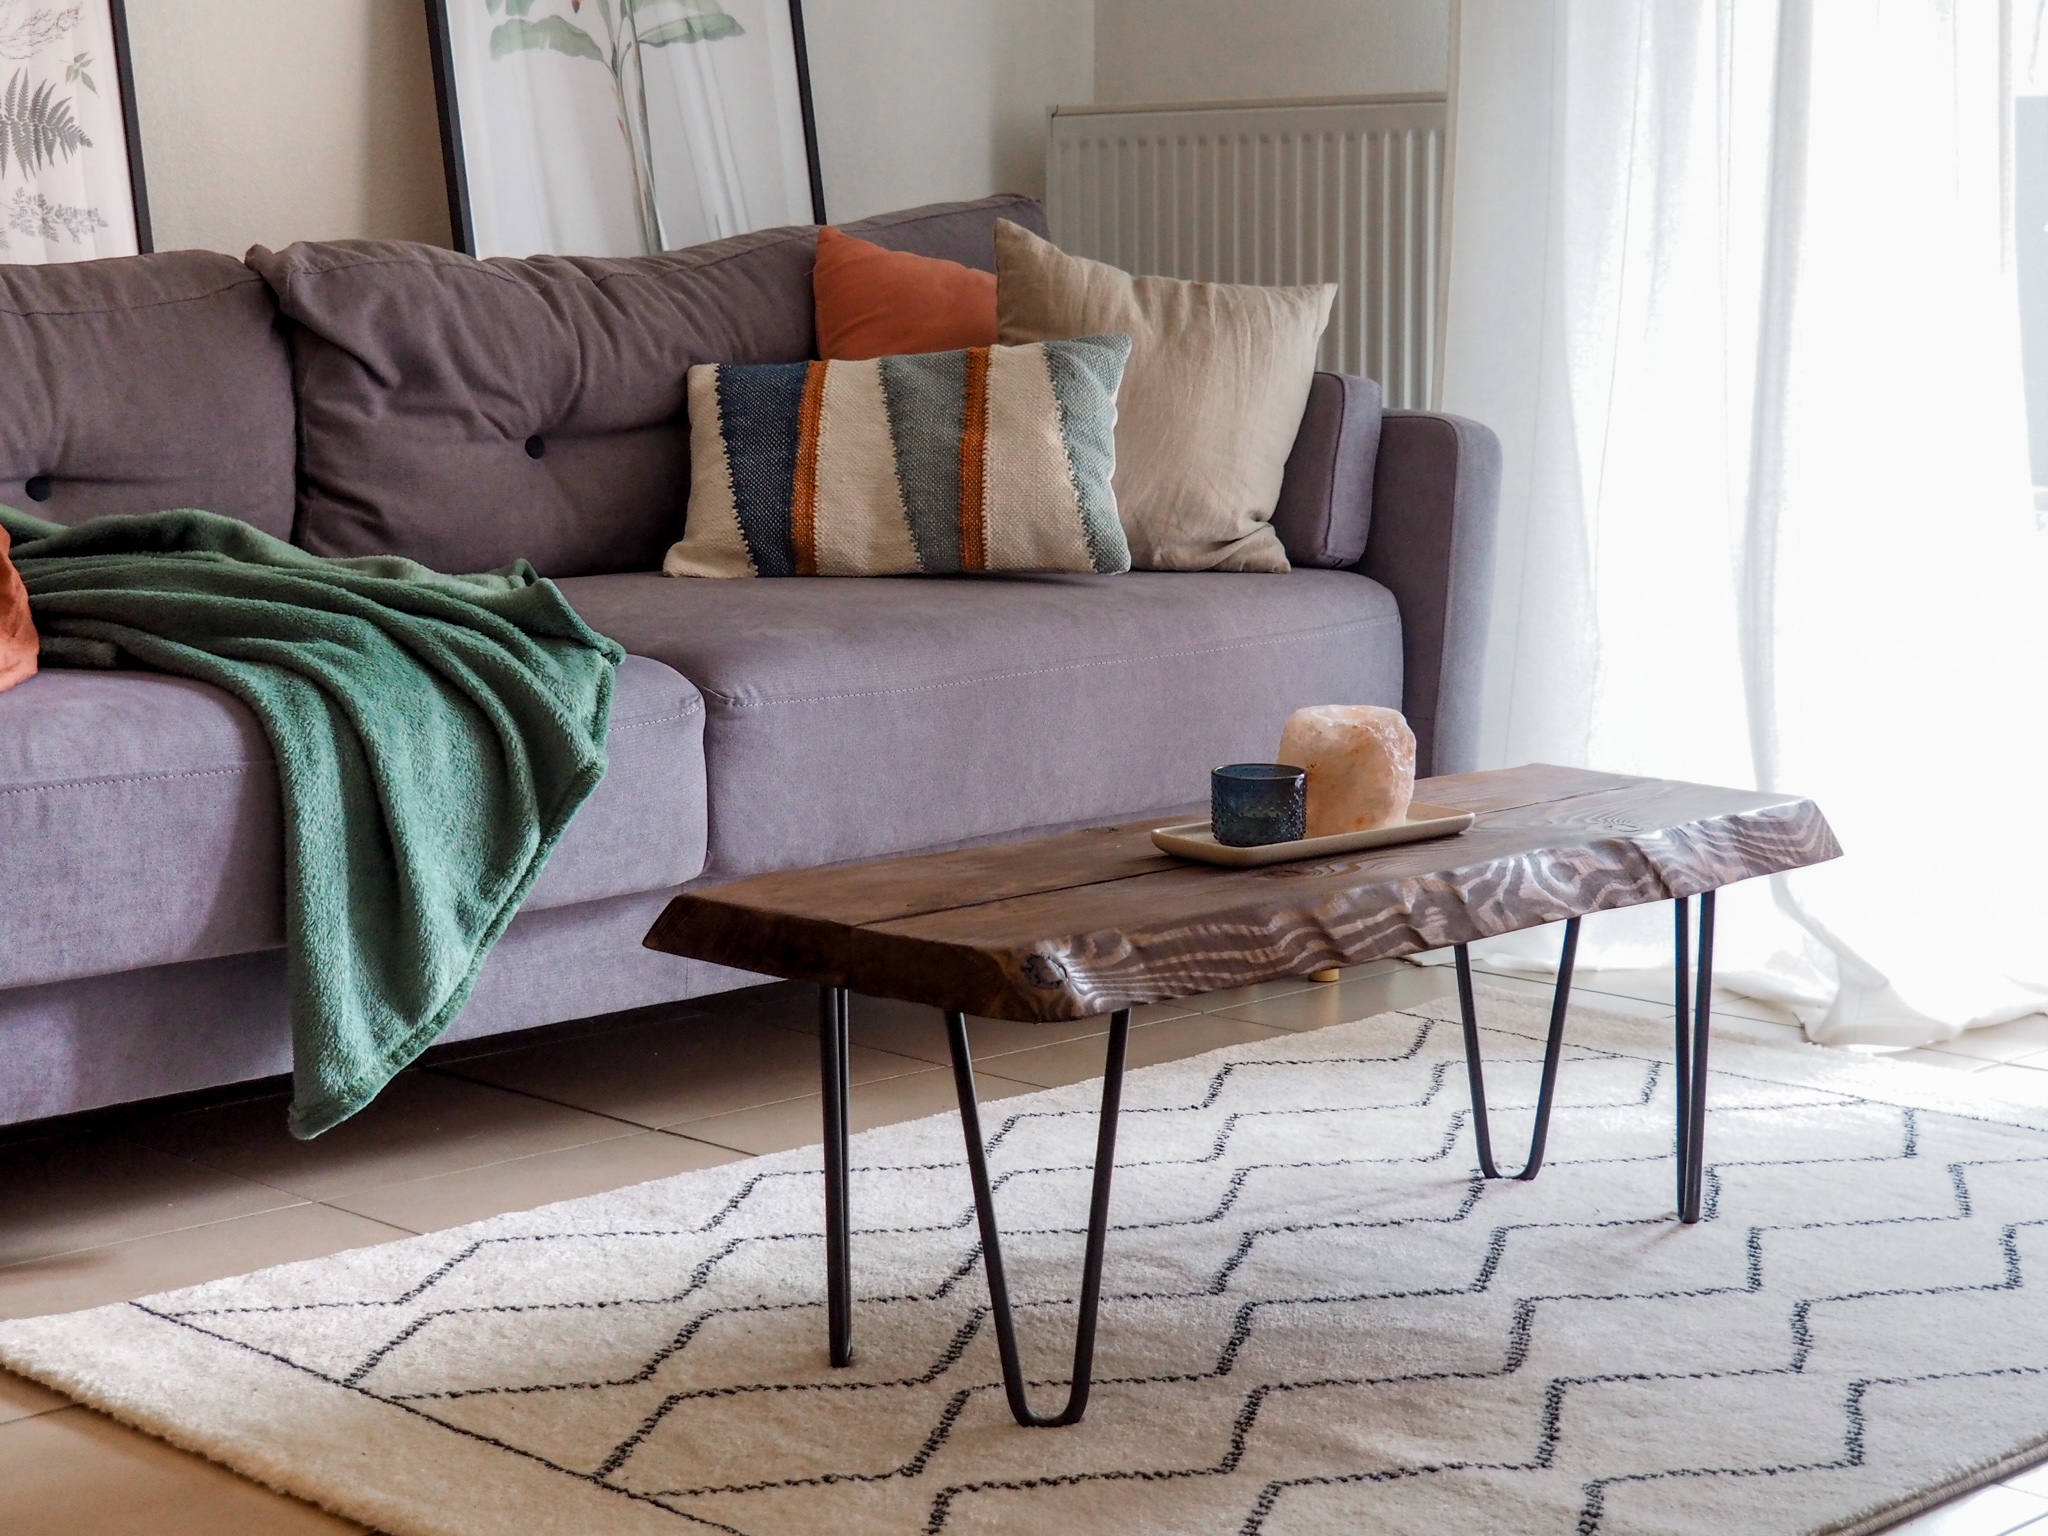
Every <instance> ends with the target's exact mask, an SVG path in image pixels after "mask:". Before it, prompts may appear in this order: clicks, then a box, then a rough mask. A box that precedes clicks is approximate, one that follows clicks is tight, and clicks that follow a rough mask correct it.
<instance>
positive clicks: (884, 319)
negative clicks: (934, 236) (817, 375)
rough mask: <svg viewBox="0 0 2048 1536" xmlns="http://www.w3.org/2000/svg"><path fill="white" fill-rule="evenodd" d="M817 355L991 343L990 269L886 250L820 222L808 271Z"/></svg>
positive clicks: (887, 353)
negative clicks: (814, 261) (814, 310)
mask: <svg viewBox="0 0 2048 1536" xmlns="http://www.w3.org/2000/svg"><path fill="white" fill-rule="evenodd" d="M811 295H812V299H813V302H814V303H815V305H816V308H817V325H818V356H819V357H821V358H824V359H826V360H827V361H831V362H860V361H864V360H866V359H868V358H872V357H899V356H902V355H904V354H906V353H914V352H955V351H959V350H960V349H961V348H964V347H992V346H994V345H995V342H996V275H995V273H993V272H979V271H976V270H975V269H974V268H973V267H965V266H962V265H961V264H960V263H959V262H957V261H947V260H946V259H945V258H944V257H940V256H918V255H914V254H912V253H911V252H909V251H892V250H888V249H886V248H885V247H883V246H879V245H876V244H875V243H874V242H873V241H870V240H862V239H860V238H859V237H858V236H855V235H849V234H847V233H846V232H845V231H844V230H839V229H834V228H833V227H832V226H831V225H829V224H827V225H826V226H825V227H824V228H822V229H820V230H819V231H818V259H817V265H816V266H815V267H814V268H813V269H812V271H811Z"/></svg>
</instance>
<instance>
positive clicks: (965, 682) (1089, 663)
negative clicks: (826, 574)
mask: <svg viewBox="0 0 2048 1536" xmlns="http://www.w3.org/2000/svg"><path fill="white" fill-rule="evenodd" d="M1397 621H1398V620H1397ZM1386 622H1387V620H1386V619H1384V618H1380V619H1347V620H1345V621H1344V622H1343V623H1341V624H1324V625H1319V626H1317V627H1316V628H1314V629H1304V630H1296V631H1295V632H1294V633H1292V634H1286V635H1264V636H1259V637H1255V638H1251V639H1245V640H1233V641H1229V642H1227V643H1225V644H1222V645H1213V646H1194V647H1189V648H1187V649H1183V650H1177V651H1154V652H1151V653H1149V654H1147V655H1145V656H1096V657H1090V658H1088V659H1086V660H1083V661H1069V662H1061V663H1060V664H1058V665H1057V666H1049V667H1028V668H1020V669H1018V670H1016V671H1012V672H996V673H990V674H985V675H983V676H981V677H971V678H956V679H952V680H950V681H947V682H941V683H911V684H906V685H904V686H903V687H900V688H865V689H861V690H860V691H858V692H854V693H804V694H789V695H786V696H784V697H782V698H774V699H752V700H743V699H740V698H739V697H738V696H737V695H734V694H730V693H722V692H720V691H719V690H717V689H704V690H703V692H704V694H705V697H707V698H712V699H717V700H718V701H719V702H720V703H722V704H726V705H729V706H730V707H732V708H734V709H762V708H766V707H768V706H770V705H776V704H811V703H823V702H826V701H838V700H843V699H879V698H889V697H891V696H893V695H896V694H907V693H936V692H938V691H940V690H942V689H947V688H970V687H975V686H978V685H980V684H983V683H1000V682H1008V681H1010V680H1012V679H1015V678H1023V677H1050V676H1053V675H1054V674H1056V673H1060V672H1078V671H1082V670H1084V669H1086V668H1090V667H1115V666H1129V665H1133V664H1136V663H1138V662H1144V661H1173V660H1177V659H1179V658H1181V657H1186V656H1214V655H1219V654H1222V653H1223V652H1226V651H1242V650H1250V649H1252V648H1254V647H1256V646H1262V645H1280V644H1284V643H1287V642H1289V641H1294V640H1301V639H1308V638H1312V637H1314V636H1317V635H1327V634H1334V633H1337V632H1340V631H1343V630H1348V629H1367V628H1375V627H1378V626H1380V625H1383V624H1385V623H1386Z"/></svg>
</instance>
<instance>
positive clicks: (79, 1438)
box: [0, 1408, 362, 1536]
mask: <svg viewBox="0 0 2048 1536" xmlns="http://www.w3.org/2000/svg"><path fill="white" fill-rule="evenodd" d="M0 1528H4V1529H5V1530H6V1531H7V1533H8V1536H127V1533H129V1532H147V1533H148V1536H341V1533H343V1532H347V1531H359V1530H361V1529H362V1527H360V1526H357V1525H352V1524H350V1523H349V1522H348V1521H346V1520H339V1519H336V1518H335V1517H334V1516H333V1515H329V1514H326V1513H324V1512H323V1511H321V1510H318V1509H315V1508H314V1507H313V1506H312V1505H310V1504H301V1503H300V1502H299V1501H298V1500H296V1499H288V1498H286V1497H284V1495H282V1494H278V1493H272V1492H271V1491H270V1490H269V1489H267V1488H263V1487H260V1486H258V1485H257V1484H255V1483H252V1482H250V1481H248V1480H247V1479H245V1478H241V1477H237V1476H236V1475H235V1474H234V1473H232V1472H230V1471H228V1470H227V1469H226V1468H225V1467H219V1466H215V1465H214V1464H213V1463H212V1462H210V1461H206V1460H203V1459H202V1458H200V1457H198V1456H193V1455H189V1454H187V1453H186V1452H184V1451H180V1450H177V1449H175V1448H173V1447H171V1446H168V1445H165V1444H164V1443H163V1442H162V1441H160V1440H152V1439H150V1438H149V1437H148V1436H147V1435H141V1434H137V1433H136V1432H135V1431H134V1430H131V1429H128V1428H125V1427H124V1426H122V1425H119V1424H116V1423H115V1422H114V1421H113V1420H112V1419H106V1418H102V1417H100V1416H99V1415H98V1414H95V1413H89V1412H87V1411H86V1410H85V1409H83V1408H67V1409H65V1410H64V1411H63V1412H61V1413H46V1414H43V1415H41V1416H40V1417H38V1418H33V1419H25V1420H22V1421H20V1422H19V1423H14V1424H8V1425H6V1426H4V1427H0Z"/></svg>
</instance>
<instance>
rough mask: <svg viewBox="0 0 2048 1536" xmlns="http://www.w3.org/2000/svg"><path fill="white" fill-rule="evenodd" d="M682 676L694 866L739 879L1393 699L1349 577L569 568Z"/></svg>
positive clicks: (1376, 596)
mask: <svg viewBox="0 0 2048 1536" xmlns="http://www.w3.org/2000/svg"><path fill="white" fill-rule="evenodd" d="M561 587H562V591H563V593H564V595H566V596H567V597H568V599H569V601H570V602H571V603H572V604H573V605H574V606H575V607H576V610H577V611H578V612H579V613H581V614H582V615H583V617H584V618H585V619H586V620H588V621H589V623H590V624H591V625H592V626H593V627H594V628H596V629H598V630H599V631H601V632H602V633H604V634H607V635H610V636H611V637H612V638H613V639H615V640H617V641H619V642H620V643H621V644H622V645H624V646H625V647H626V648H627V649H628V650H629V651H633V652H636V653H638V654H640V655H645V656H653V657H655V658H657V659H659V660H661V661H664V662H666V663H668V664H669V665H670V666H672V667H674V668H675V669H676V670H677V671H679V672H681V673H682V674H683V675H684V676H686V677H688V678H689V679H690V680H691V681H692V682H693V683H695V684H696V685H697V687H698V688H699V689H700V690H701V691H702V692H703V694H704V699H705V707H706V716H707V718H706V726H705V741H704V751H705V759H706V763H707V765H708V769H709V774H710V806H711V846H710V858H709V862H708V864H707V866H706V868H707V872H708V873H709V874H711V875H713V876H718V877H738V876H741V875H749V874H756V873H759V872H761V871H764V870H772V869H790V868H799V867H802V866H805V865H811V864H825V863H830V862H833V861H835V860H840V859H856V858H868V857H874V856H877V855H881V854H889V853H899V852H904V851H907V850H911V849H916V848H923V847H929V846H932V845H935V844H941V843H952V842H959V841H964V840H967V839H972V838H978V837H989V836H995V835H999V834H1002V833H1006V832H1010V831H1014V830H1015V829H1017V828H1021V827H1032V826H1048V825H1055V824H1061V823H1071V822H1079V821H1086V820H1090V819H1093V818H1096V817H1112V816H1117V815H1120V814H1123V813H1126V812H1131V811H1137V810H1142V809H1146V808H1149V807H1155V806H1167V805H1179V804H1186V803H1188V802H1190V801H1198V800H1202V799H1205V798H1206V796H1207V794H1208V772H1209V769H1210V768H1212V767H1214V766H1215V765H1216V764H1218V763H1225V762H1233V761H1238V760H1242V759H1253V760H1258V761H1270V760H1271V758H1272V756H1273V753H1274V752H1275V751H1276V750H1277V749H1278V747H1279V743H1280V727H1281V725H1282V724H1283V722H1285V720H1286V719H1287V716H1288V715H1289V714H1290V713H1292V712H1293V711H1294V710H1295V709H1297V708H1299V707H1301V706H1302V705H1304V704H1338V703H1342V704H1385V705H1392V706H1394V707H1396V708H1398V707H1399V706H1400V702H1401V623H1400V615H1399V613H1398V611H1397V610H1396V608H1395V605H1394V600H1393V597H1392V595H1391V594H1390V593H1388V592H1387V590H1386V589H1385V588H1384V587H1381V586H1380V585H1378V584H1377V583H1376V582H1373V581H1369V580H1367V579H1366V578H1365V577H1362V576H1358V575H1354V574H1353V573H1351V572H1349V571H1310V570H1301V571H1294V572H1291V573H1289V574H1286V575H1220V574H1215V573H1178V572H1176V573H1165V572H1137V573H1133V574H1131V575H1125V576H1089V575H1036V576H1011V577H992V576H983V577H973V576H961V577H920V578H915V579H891V578H887V577H852V578H841V579H834V580H819V581H749V582H718V581H691V580H687V579H676V578H670V577H665V576H658V575H652V574H648V575H615V576H593V577H585V578H580V579H573V580H567V581H564V582H562V583H561Z"/></svg>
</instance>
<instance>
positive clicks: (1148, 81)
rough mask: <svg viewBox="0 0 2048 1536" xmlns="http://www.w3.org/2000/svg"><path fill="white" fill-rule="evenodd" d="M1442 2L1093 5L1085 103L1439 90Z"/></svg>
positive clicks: (1446, 28) (1445, 63)
mask: <svg viewBox="0 0 2048 1536" xmlns="http://www.w3.org/2000/svg"><path fill="white" fill-rule="evenodd" d="M1450 27H1451V0H1095V100H1097V101H1099V102H1129V101H1239V100H1258V99H1261V98H1264V97H1272V96H1364V95H1375V94H1379V93H1382V92H1394V91H1441V90H1443V89H1445V87H1446V82H1447V80H1448V79H1449V76H1450Z"/></svg>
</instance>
